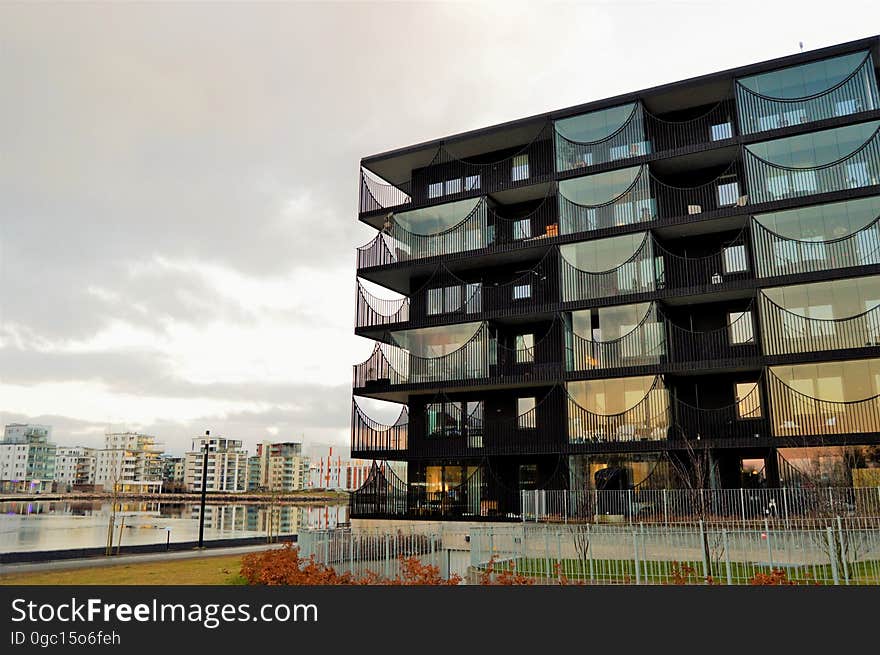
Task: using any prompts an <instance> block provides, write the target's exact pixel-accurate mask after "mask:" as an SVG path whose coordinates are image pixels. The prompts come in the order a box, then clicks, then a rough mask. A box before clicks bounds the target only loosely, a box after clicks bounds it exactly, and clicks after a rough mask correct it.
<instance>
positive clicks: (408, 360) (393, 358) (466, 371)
mask: <svg viewBox="0 0 880 655" xmlns="http://www.w3.org/2000/svg"><path fill="white" fill-rule="evenodd" d="M490 357H491V352H490V339H489V328H488V325H487V324H486V323H483V324H482V325H481V326H480V327H479V328H478V329H477V330H476V332H474V334H473V335H472V336H471V337H470V338H469V339H468V340H467V341H466V342H465V343H464V344H463V345H461V346H460V347H459V348H457V349H456V350H454V351H453V352H450V353H448V354H446V355H442V356H439V357H418V356H416V355H413V354H412V353H410V352H409V351H407V350H404V349H403V348H400V347H398V346H392V345H389V344H385V343H377V344H376V346H375V348H374V349H373V353H372V354H371V355H370V357H369V358H367V360H366V361H364V362H362V363H360V364H356V365H355V366H354V380H353V386H354V388H355V389H366V390H371V389H372V390H379V389H383V388H386V387H390V386H397V385H407V384H422V383H429V382H446V381H455V380H476V379H481V378H487V377H489V365H490Z"/></svg>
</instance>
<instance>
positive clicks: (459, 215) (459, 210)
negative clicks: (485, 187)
mask: <svg viewBox="0 0 880 655" xmlns="http://www.w3.org/2000/svg"><path fill="white" fill-rule="evenodd" d="M432 186H433V185H432ZM482 201H483V200H482V198H476V199H473V198H471V199H468V200H459V201H458V202H447V203H444V204H442V205H434V206H432V207H424V208H422V209H413V210H412V211H408V212H400V213H398V214H395V215H394V222H395V223H397V224H398V225H400V226H401V227H402V228H403V229H405V230H406V231H407V232H411V233H413V234H420V235H432V234H437V233H438V232H443V231H445V230H448V229H449V228H451V227H453V226H455V225H457V224H458V223H460V222H461V221H463V220H464V219H465V218H467V217H468V216H469V215H470V214H471V212H473V211H474V209H476V208H477V205H478V204H480V203H481V202H482Z"/></svg>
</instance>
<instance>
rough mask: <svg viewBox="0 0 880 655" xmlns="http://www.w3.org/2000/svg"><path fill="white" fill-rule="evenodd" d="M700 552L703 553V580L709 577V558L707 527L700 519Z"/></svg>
mask: <svg viewBox="0 0 880 655" xmlns="http://www.w3.org/2000/svg"><path fill="white" fill-rule="evenodd" d="M700 552H701V553H702V554H703V580H708V578H709V560H707V559H706V528H705V526H704V525H703V519H700Z"/></svg>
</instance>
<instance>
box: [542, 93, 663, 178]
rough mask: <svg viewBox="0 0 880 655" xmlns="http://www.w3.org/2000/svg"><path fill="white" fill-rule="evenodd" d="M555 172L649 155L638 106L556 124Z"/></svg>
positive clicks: (640, 110) (595, 112)
mask: <svg viewBox="0 0 880 655" xmlns="http://www.w3.org/2000/svg"><path fill="white" fill-rule="evenodd" d="M555 135H556V171H557V172H558V173H562V172H564V171H571V170H576V169H579V168H589V167H590V166H596V165H597V164H604V163H608V162H613V161H618V160H624V159H630V158H632V157H641V156H644V155H647V154H650V152H651V144H650V142H648V141H647V140H646V138H645V125H644V116H643V113H642V106H641V104H640V103H631V104H628V105H621V106H620V107H611V108H610V109H601V110H599V111H594V112H590V113H587V114H582V115H580V116H573V117H571V118H564V119H561V120H558V121H556V124H555Z"/></svg>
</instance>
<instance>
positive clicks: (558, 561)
mask: <svg viewBox="0 0 880 655" xmlns="http://www.w3.org/2000/svg"><path fill="white" fill-rule="evenodd" d="M556 566H557V567H558V569H559V570H558V571H555V573H556V577H557V578H558V577H559V573H560V572H561V571H562V535H561V534H560V533H559V532H557V533H556Z"/></svg>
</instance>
